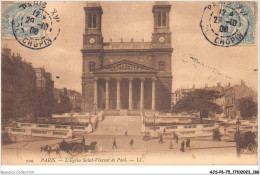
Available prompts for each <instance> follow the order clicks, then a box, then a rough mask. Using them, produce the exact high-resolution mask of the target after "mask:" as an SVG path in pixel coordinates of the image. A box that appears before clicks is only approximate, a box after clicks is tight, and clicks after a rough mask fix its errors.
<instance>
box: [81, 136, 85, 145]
mask: <svg viewBox="0 0 260 175" xmlns="http://www.w3.org/2000/svg"><path fill="white" fill-rule="evenodd" d="M81 143H82V144H83V145H85V137H84V136H82V140H81Z"/></svg>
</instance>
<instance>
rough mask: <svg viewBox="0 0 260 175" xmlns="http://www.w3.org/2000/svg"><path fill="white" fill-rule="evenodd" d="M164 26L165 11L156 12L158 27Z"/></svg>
mask: <svg viewBox="0 0 260 175" xmlns="http://www.w3.org/2000/svg"><path fill="white" fill-rule="evenodd" d="M165 26H166V12H158V27H165Z"/></svg>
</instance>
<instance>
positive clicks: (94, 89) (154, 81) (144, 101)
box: [81, 2, 173, 112]
mask: <svg viewBox="0 0 260 175" xmlns="http://www.w3.org/2000/svg"><path fill="white" fill-rule="evenodd" d="M84 10H85V33H84V34H83V48H82V50H81V52H82V96H83V110H85V111H91V110H93V109H94V108H95V109H96V108H98V109H102V110H105V111H130V112H131V111H140V110H143V109H146V110H158V111H166V110H167V111H168V110H170V108H171V90H172V71H171V57H172V51H173V48H172V46H171V31H170V25H169V22H170V18H169V16H170V10H171V5H169V4H168V3H167V2H156V3H155V5H153V8H152V9H151V15H153V17H154V30H153V33H152V34H151V38H152V40H151V42H144V40H142V41H140V42H134V40H133V39H131V41H129V42H125V41H123V39H121V41H119V42H112V40H110V41H109V42H103V36H102V25H101V24H102V22H101V19H102V15H103V11H102V7H101V6H100V4H99V3H88V5H87V7H84ZM104 15H105V14H104ZM140 27H141V26H140Z"/></svg>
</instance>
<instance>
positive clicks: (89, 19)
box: [81, 2, 103, 111]
mask: <svg viewBox="0 0 260 175" xmlns="http://www.w3.org/2000/svg"><path fill="white" fill-rule="evenodd" d="M84 11H85V33H84V34H83V48H82V50H81V52H82V97H83V106H82V108H83V110H84V111H90V110H93V108H94V106H95V105H96V104H95V103H97V102H95V101H94V97H93V94H94V86H95V79H94V74H93V72H94V70H95V69H97V68H100V67H101V66H102V65H103V55H102V53H103V37H102V32H101V19H102V14H103V10H102V8H101V6H100V3H99V2H88V3H87V7H84Z"/></svg>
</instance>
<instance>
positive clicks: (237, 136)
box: [236, 119, 241, 158]
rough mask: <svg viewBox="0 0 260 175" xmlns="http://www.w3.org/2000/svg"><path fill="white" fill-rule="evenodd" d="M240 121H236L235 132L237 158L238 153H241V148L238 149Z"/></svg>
mask: <svg viewBox="0 0 260 175" xmlns="http://www.w3.org/2000/svg"><path fill="white" fill-rule="evenodd" d="M240 123H241V122H240V121H239V119H237V122H236V124H237V132H236V148H237V157H238V158H239V157H240V153H241V148H240V130H239V126H240Z"/></svg>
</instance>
